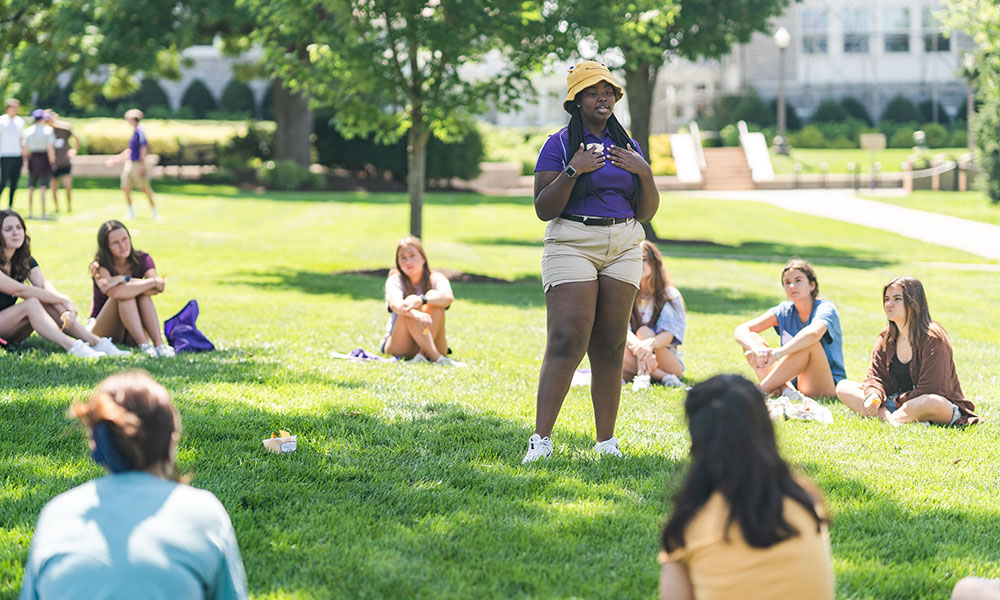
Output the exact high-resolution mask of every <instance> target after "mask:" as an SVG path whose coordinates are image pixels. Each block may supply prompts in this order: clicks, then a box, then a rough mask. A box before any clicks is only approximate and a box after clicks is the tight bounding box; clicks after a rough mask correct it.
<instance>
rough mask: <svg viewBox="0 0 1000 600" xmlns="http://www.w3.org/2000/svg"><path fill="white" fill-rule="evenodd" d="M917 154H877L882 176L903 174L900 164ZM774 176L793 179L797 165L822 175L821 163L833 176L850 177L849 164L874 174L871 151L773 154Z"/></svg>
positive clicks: (808, 150)
mask: <svg viewBox="0 0 1000 600" xmlns="http://www.w3.org/2000/svg"><path fill="white" fill-rule="evenodd" d="M966 152H968V150H967V149H966V148H932V149H930V150H926V151H924V154H926V155H934V154H948V155H950V156H961V155H962V154H965V153H966ZM910 154H913V150H912V149H910V148H886V149H885V150H879V151H878V152H876V153H875V160H877V161H878V162H880V163H882V172H886V171H902V170H903V169H901V168H900V166H899V164H900V163H901V162H903V161H905V160H906V157H907V156H909V155H910ZM771 162H772V163H773V164H774V172H775V173H778V174H784V175H791V174H793V173H795V163H797V162H798V163H802V172H803V173H821V172H822V170H821V169H820V163H823V162H825V163H826V164H827V169H828V172H829V173H850V170H849V169H848V168H847V163H849V162H853V163H854V164H855V165H857V168H860V169H861V172H862V173H871V168H872V156H871V152H870V151H868V150H861V149H828V148H792V150H791V154H790V155H789V156H781V155H778V154H773V153H772V154H771Z"/></svg>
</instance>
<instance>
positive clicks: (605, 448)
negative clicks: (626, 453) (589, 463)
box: [594, 437, 622, 456]
mask: <svg viewBox="0 0 1000 600" xmlns="http://www.w3.org/2000/svg"><path fill="white" fill-rule="evenodd" d="M594 451H595V452H597V455H598V456H600V455H602V454H610V455H612V456H622V451H621V450H619V449H618V438H616V437H613V438H609V439H606V440H604V441H603V442H597V443H596V444H594Z"/></svg>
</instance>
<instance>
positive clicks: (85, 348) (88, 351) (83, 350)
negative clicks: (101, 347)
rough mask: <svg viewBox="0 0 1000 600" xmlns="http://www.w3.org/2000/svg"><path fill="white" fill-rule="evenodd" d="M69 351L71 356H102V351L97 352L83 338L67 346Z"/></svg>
mask: <svg viewBox="0 0 1000 600" xmlns="http://www.w3.org/2000/svg"><path fill="white" fill-rule="evenodd" d="M66 352H69V353H70V354H72V355H73V356H79V357H80V358H100V357H102V356H104V353H103V352H98V351H97V350H94V349H93V348H91V347H90V344H88V343H87V342H85V341H83V340H76V341H75V342H73V345H72V346H70V347H69V350H67V351H66Z"/></svg>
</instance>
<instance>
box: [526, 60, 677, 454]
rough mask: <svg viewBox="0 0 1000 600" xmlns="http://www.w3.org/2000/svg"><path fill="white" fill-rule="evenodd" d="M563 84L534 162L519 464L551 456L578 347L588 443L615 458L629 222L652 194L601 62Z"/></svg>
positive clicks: (632, 274) (630, 284)
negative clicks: (529, 325) (532, 283)
mask: <svg viewBox="0 0 1000 600" xmlns="http://www.w3.org/2000/svg"><path fill="white" fill-rule="evenodd" d="M566 83H567V88H568V89H567V92H566V101H565V102H564V103H563V108H564V109H565V110H566V112H568V113H569V114H570V120H569V125H568V126H567V127H565V128H563V129H561V130H559V131H558V132H556V133H555V134H554V135H552V136H550V137H549V139H548V140H547V141H546V142H545V145H544V146H542V150H541V152H540V153H539V155H538V162H537V163H536V165H535V214H536V215H538V218H539V219H541V220H543V221H548V225H547V226H546V227H545V249H544V251H543V253H542V287H543V289H544V290H545V307H546V325H547V328H548V335H547V340H546V345H545V358H544V359H543V360H542V368H541V373H540V374H539V377H538V399H537V406H536V411H535V432H534V434H533V435H532V436H531V438H530V439H529V440H528V452H527V454H526V455H525V457H524V460H523V461H522V463H529V462H532V461H535V460H538V459H540V458H545V457H548V456H551V455H552V441H551V439H550V436H551V435H552V429H553V427H555V422H556V417H558V415H559V409H560V408H562V403H563V400H565V398H566V393H567V392H568V391H569V386H570V382H571V381H572V379H573V372H574V370H575V369H576V368H577V366H579V364H580V361H581V360H582V359H583V355H584V354H587V355H588V356H589V357H590V368H591V371H592V373H593V374H592V378H591V397H592V399H593V403H594V420H595V422H596V426H597V444H596V446H595V447H594V449H595V450H596V451H597V453H598V454H611V455H615V456H621V452H620V451H619V449H618V440H617V439H616V438H615V437H614V433H615V421H616V419H617V418H618V402H619V399H620V397H621V375H622V356H623V353H624V351H625V339H626V331H627V330H628V320H629V313H630V312H631V310H632V302H633V300H634V299H635V293H636V290H637V289H638V288H639V280H640V278H641V276H642V251H641V250H640V248H639V244H640V242H642V240H643V239H644V237H645V236H644V234H643V230H642V226H641V225H640V224H639V221H649V220H650V219H652V218H653V215H654V214H656V209H657V207H658V206H659V202H660V197H659V195H658V193H657V191H656V185H655V184H654V182H653V173H652V171H651V170H650V167H649V163H647V162H646V160H645V159H644V158H643V156H642V154H641V151H640V149H639V145H638V144H637V143H636V142H635V140H633V139H632V138H630V137H629V136H628V133H626V132H625V129H624V128H623V127H622V126H621V124H620V123H619V122H618V119H616V118H615V116H614V114H613V111H614V108H615V102H617V101H618V100H620V99H621V97H622V89H621V87H619V86H618V84H616V83H615V81H614V79H613V78H612V77H611V72H610V71H609V70H608V68H607V67H606V66H604V65H603V64H600V63H596V62H592V61H584V62H582V63H580V64H578V65H576V66H575V67H573V68H572V69H571V70H570V72H569V76H568V77H567V78H566Z"/></svg>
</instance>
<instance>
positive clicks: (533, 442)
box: [521, 433, 552, 465]
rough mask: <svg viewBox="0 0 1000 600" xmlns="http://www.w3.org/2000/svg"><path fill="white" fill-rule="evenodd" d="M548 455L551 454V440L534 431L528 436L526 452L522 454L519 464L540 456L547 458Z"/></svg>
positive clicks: (524, 463) (532, 460)
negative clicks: (522, 458) (522, 457)
mask: <svg viewBox="0 0 1000 600" xmlns="http://www.w3.org/2000/svg"><path fill="white" fill-rule="evenodd" d="M550 456H552V440H551V439H549V438H547V437H542V436H540V435H538V434H537V433H536V434H533V435H532V436H531V437H530V438H528V453H527V454H525V455H524V460H522V461H521V464H522V465H526V464H528V463H530V462H535V461H536V460H538V459H540V458H548V457H550Z"/></svg>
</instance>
